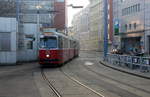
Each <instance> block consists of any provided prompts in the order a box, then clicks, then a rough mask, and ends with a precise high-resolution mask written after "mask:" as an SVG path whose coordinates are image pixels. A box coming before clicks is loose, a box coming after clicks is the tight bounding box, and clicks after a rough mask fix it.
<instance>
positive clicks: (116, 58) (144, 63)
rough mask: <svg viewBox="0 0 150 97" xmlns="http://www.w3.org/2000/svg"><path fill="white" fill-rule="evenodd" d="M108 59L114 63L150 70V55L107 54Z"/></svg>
mask: <svg viewBox="0 0 150 97" xmlns="http://www.w3.org/2000/svg"><path fill="white" fill-rule="evenodd" d="M107 61H108V62H109V63H111V64H113V65H120V66H124V67H129V68H131V69H138V70H140V71H150V57H139V56H128V55H117V54H107Z"/></svg>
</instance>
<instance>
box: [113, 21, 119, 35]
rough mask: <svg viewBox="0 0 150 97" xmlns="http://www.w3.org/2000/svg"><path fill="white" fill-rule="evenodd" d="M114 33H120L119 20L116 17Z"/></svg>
mask: <svg viewBox="0 0 150 97" xmlns="http://www.w3.org/2000/svg"><path fill="white" fill-rule="evenodd" d="M114 34H115V35H119V20H118V19H116V20H115V22H114Z"/></svg>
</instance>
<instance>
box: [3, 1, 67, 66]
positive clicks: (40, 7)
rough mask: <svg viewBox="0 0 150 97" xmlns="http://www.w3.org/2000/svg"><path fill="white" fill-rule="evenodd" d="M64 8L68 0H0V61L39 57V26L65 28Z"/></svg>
mask: <svg viewBox="0 0 150 97" xmlns="http://www.w3.org/2000/svg"><path fill="white" fill-rule="evenodd" d="M65 10H66V9H65V0H0V19H1V21H0V25H1V26H4V25H5V28H0V64H1V63H13V64H14V63H15V62H18V61H32V60H36V59H37V55H38V52H37V50H38V42H39V35H40V34H41V33H40V29H39V28H40V27H55V28H57V29H59V30H63V29H65V25H66V22H65V21H66V16H65V14H66V11H65ZM60 16H61V17H60ZM5 21H6V22H5ZM58 24H61V25H58ZM3 36H5V38H3ZM12 39H13V40H12ZM5 40H7V42H6V43H5ZM1 44H2V45H1ZM4 55H5V57H2V56H4ZM9 56H13V58H10V57H9ZM27 56H28V57H27Z"/></svg>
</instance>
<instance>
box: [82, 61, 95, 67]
mask: <svg viewBox="0 0 150 97" xmlns="http://www.w3.org/2000/svg"><path fill="white" fill-rule="evenodd" d="M93 64H94V63H92V62H89V61H86V62H85V63H84V65H87V66H91V65H93Z"/></svg>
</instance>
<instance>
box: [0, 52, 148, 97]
mask: <svg viewBox="0 0 150 97" xmlns="http://www.w3.org/2000/svg"><path fill="white" fill-rule="evenodd" d="M99 58H100V53H98V52H81V53H80V57H79V58H76V59H74V60H72V61H70V62H68V63H67V64H65V65H64V66H62V67H55V68H51V67H50V68H42V69H41V68H40V66H39V64H38V63H30V64H29V63H28V64H23V65H18V66H7V67H0V97H150V85H149V84H150V80H147V79H144V78H140V77H136V76H132V75H129V74H126V73H122V72H119V71H116V70H113V69H111V68H108V67H105V66H103V65H101V64H100V63H99ZM54 91H55V92H54ZM57 93H58V95H56V94H57Z"/></svg>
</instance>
